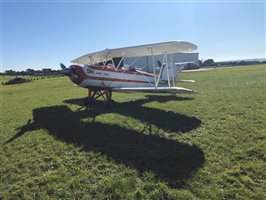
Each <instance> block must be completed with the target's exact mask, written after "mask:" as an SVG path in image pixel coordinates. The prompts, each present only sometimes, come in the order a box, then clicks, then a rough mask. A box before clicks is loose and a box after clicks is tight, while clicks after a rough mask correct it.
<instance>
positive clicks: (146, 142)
mask: <svg viewBox="0 0 266 200" xmlns="http://www.w3.org/2000/svg"><path fill="white" fill-rule="evenodd" d="M152 98H153V97H149V98H148V99H141V100H136V101H133V102H126V103H120V104H119V106H117V107H116V108H114V109H113V111H112V112H118V113H120V114H124V115H126V116H133V117H135V118H138V119H139V120H144V121H146V122H149V123H153V124H156V125H157V126H160V125H162V126H164V127H165V128H167V129H173V128H174V126H173V124H175V126H176V127H175V129H176V130H181V131H183V132H187V131H190V130H192V129H195V128H197V127H198V126H199V125H200V122H201V121H200V120H198V119H196V118H194V117H187V116H184V115H180V114H176V113H173V112H170V113H169V112H165V111H162V110H157V109H153V108H145V107H140V106H139V105H141V104H143V103H145V102H147V101H150V100H151V99H152ZM159 98H161V99H160V100H162V101H163V100H166V98H165V97H159ZM167 98H168V97H167ZM156 99H157V100H158V98H156ZM179 100H180V99H179ZM181 100H189V99H181ZM66 102H69V103H77V104H79V103H80V102H82V100H81V99H72V100H67V101H66ZM96 107H97V105H96ZM90 112H91V110H86V109H85V110H78V111H76V112H73V111H71V110H70V109H69V108H68V107H67V106H63V105H62V106H51V107H43V108H37V109H34V110H33V122H32V123H30V121H29V122H28V124H26V125H25V126H23V127H21V129H20V131H19V132H18V135H15V136H13V137H12V138H11V139H9V140H8V141H7V142H6V143H9V142H12V141H13V140H14V139H16V138H17V137H19V136H22V135H23V134H24V133H25V132H28V131H32V130H36V129H40V128H41V129H46V130H47V131H48V132H49V134H51V135H53V136H54V137H55V138H57V139H59V140H62V141H64V142H68V143H71V144H74V145H77V146H82V148H83V150H84V151H95V152H100V153H103V154H105V155H107V156H108V157H109V158H110V159H112V160H114V161H116V162H118V163H123V164H124V165H125V166H129V167H132V168H135V169H137V170H138V171H139V172H143V171H146V170H148V171H153V172H154V173H155V174H156V175H157V176H158V177H159V178H160V179H162V180H166V181H167V182H168V183H169V185H172V186H173V187H179V186H180V187H181V185H180V184H181V183H184V181H185V180H186V179H187V178H188V177H189V176H190V175H191V173H192V172H193V171H195V170H197V169H198V168H200V167H201V166H202V165H203V162H204V153H203V152H202V151H201V149H199V148H198V147H197V146H196V145H192V146H191V145H188V144H184V143H180V142H177V141H174V140H170V139H166V138H162V137H159V136H155V135H150V134H149V135H145V134H142V133H140V132H137V131H134V130H130V129H127V128H123V127H120V126H118V125H115V124H103V123H100V122H98V121H94V122H93V121H92V122H87V121H86V122H84V121H81V119H84V118H87V117H88V115H90ZM106 112H111V111H109V110H108V111H106V109H102V110H101V111H98V113H97V114H100V113H106ZM158 117H159V119H157V118H158ZM155 119H157V120H158V121H157V120H155ZM166 119H168V120H166ZM160 120H164V121H171V120H173V121H175V122H173V124H160V123H161V122H159V121H160ZM180 121H181V122H182V123H180ZM168 125H169V127H167V126H168ZM185 126H187V127H188V128H186V127H185Z"/></svg>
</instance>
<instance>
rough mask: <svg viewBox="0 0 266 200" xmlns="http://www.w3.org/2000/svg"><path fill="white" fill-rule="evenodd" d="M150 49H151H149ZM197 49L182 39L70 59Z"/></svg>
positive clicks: (85, 61)
mask: <svg viewBox="0 0 266 200" xmlns="http://www.w3.org/2000/svg"><path fill="white" fill-rule="evenodd" d="M151 49H152V50H151ZM196 49H197V46H196V45H195V44H192V43H190V42H184V41H170V42H162V43H155V44H145V45H139V46H132V47H124V48H116V49H106V50H103V51H99V52H95V53H90V54H86V55H83V56H81V57H79V58H76V59H74V60H72V61H71V62H73V63H78V64H96V63H99V62H103V61H106V60H108V59H111V58H117V57H125V56H126V57H140V56H151V55H152V54H153V55H160V54H165V53H167V54H173V53H191V52H193V51H195V50H196Z"/></svg>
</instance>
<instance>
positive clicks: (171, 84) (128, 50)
mask: <svg viewBox="0 0 266 200" xmlns="http://www.w3.org/2000/svg"><path fill="white" fill-rule="evenodd" d="M196 49H197V46H196V45H194V44H192V43H189V42H184V41H170V42H163V43H156V44H146V45H139V46H132V47H124V48H116V49H105V50H103V51H99V52H95V53H90V54H86V55H83V56H81V57H79V58H77V59H74V60H73V61H71V62H72V63H75V64H73V65H70V66H69V67H68V68H67V67H66V66H65V65H63V64H62V63H61V64H60V65H61V68H62V72H63V74H65V75H67V76H69V78H70V79H71V81H72V82H73V83H74V84H76V85H78V86H80V87H84V88H87V89H88V96H87V97H86V98H85V104H91V103H92V102H93V101H94V100H95V99H97V98H99V97H103V99H104V100H105V102H106V105H107V106H109V105H110V104H111V103H112V102H113V100H112V92H113V91H143V92H157V93H162V92H166V93H179V92H195V91H194V90H191V89H188V88H183V87H176V82H177V81H180V80H178V76H177V73H178V72H177V64H182V63H173V60H172V55H173V54H175V53H191V52H194V51H195V50H196ZM158 55H163V59H162V60H157V61H156V62H157V67H156V64H155V56H158ZM143 56H149V57H151V58H152V59H151V60H152V63H151V65H152V68H153V72H152V73H149V72H146V71H144V70H142V66H138V68H136V67H133V63H134V62H135V61H136V60H137V59H138V58H140V57H143ZM126 58H134V59H135V60H134V61H133V62H132V63H131V64H130V65H128V64H124V62H123V61H124V60H125V59H126ZM186 63H187V62H186ZM184 81H187V82H193V80H184Z"/></svg>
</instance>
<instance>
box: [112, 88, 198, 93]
mask: <svg viewBox="0 0 266 200" xmlns="http://www.w3.org/2000/svg"><path fill="white" fill-rule="evenodd" d="M112 90H113V91H143V92H157V93H183V92H184V93H191V92H196V91H195V90H191V89H188V88H183V87H121V88H112Z"/></svg>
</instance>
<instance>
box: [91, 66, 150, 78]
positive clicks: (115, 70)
mask: <svg viewBox="0 0 266 200" xmlns="http://www.w3.org/2000/svg"><path fill="white" fill-rule="evenodd" d="M89 69H94V70H101V71H109V72H116V73H126V74H136V75H143V76H149V77H154V75H153V74H149V73H147V72H140V71H137V70H136V71H135V70H129V69H117V68H114V67H110V66H94V65H89Z"/></svg>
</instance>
